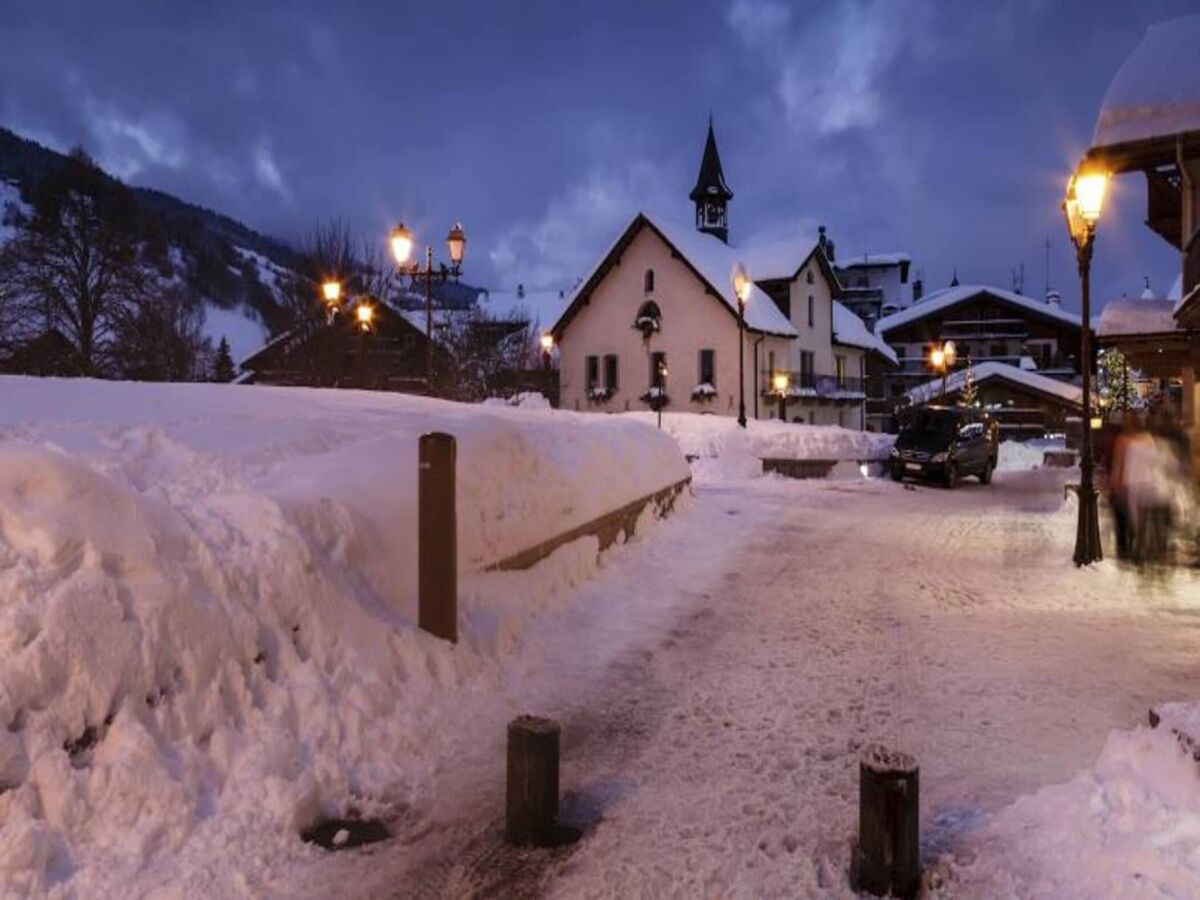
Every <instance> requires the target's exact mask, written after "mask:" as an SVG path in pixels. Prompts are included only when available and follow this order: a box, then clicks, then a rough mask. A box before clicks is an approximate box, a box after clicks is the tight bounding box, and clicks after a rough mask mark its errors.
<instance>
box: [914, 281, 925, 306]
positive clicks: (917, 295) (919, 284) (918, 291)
mask: <svg viewBox="0 0 1200 900" xmlns="http://www.w3.org/2000/svg"><path fill="white" fill-rule="evenodd" d="M924 293H925V282H924V281H922V280H921V279H920V278H914V279H913V301H912V302H913V303H919V302H920V300H921V296H922V295H923V294H924Z"/></svg>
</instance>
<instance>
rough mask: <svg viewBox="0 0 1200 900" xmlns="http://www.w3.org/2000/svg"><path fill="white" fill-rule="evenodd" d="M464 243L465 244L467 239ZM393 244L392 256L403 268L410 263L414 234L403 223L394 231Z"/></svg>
mask: <svg viewBox="0 0 1200 900" xmlns="http://www.w3.org/2000/svg"><path fill="white" fill-rule="evenodd" d="M463 241H464V243H465V241H466V238H464V239H463ZM391 244H392V256H394V257H395V258H396V264H397V265H400V266H402V265H404V264H405V263H406V262H408V257H409V255H410V254H411V253H412V245H413V239H412V232H411V231H409V230H408V229H407V228H405V227H404V223H403V222H401V223H400V224H399V225H397V226H396V227H395V228H393V229H392V236H391Z"/></svg>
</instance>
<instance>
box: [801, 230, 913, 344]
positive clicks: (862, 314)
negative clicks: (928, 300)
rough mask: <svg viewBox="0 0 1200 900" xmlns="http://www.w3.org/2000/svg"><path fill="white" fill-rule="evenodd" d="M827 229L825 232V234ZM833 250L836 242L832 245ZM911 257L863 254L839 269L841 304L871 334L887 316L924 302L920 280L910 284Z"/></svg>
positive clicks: (894, 254) (837, 268)
mask: <svg viewBox="0 0 1200 900" xmlns="http://www.w3.org/2000/svg"><path fill="white" fill-rule="evenodd" d="M823 230H824V229H822V231H823ZM829 245H830V247H831V248H832V246H833V242H832V241H830V242H829ZM911 267H912V258H911V257H910V256H909V255H908V254H907V253H864V254H863V255H861V256H855V257H852V258H850V259H846V260H843V261H841V262H840V263H839V264H838V265H837V266H836V270H837V275H838V280H839V281H840V282H841V284H842V303H843V304H844V305H845V306H847V307H849V308H850V309H852V310H854V312H855V313H856V314H857V315H858V317H859V318H860V319H862V320H863V321H864V322H865V323H866V324H867V327H868V328H870V329H871V330H872V331H874V329H875V325H876V324H877V323H878V322H879V320H880V319H882V318H883V317H884V316H890V315H892V314H893V313H897V312H899V311H900V310H902V309H907V308H908V307H909V306H911V305H912V304H913V303H914V302H916V301H918V300H920V299H921V290H922V285H921V281H920V279H917V280H915V281H913V282H911V283H910V282H909V278H908V275H909V269H910V268H911Z"/></svg>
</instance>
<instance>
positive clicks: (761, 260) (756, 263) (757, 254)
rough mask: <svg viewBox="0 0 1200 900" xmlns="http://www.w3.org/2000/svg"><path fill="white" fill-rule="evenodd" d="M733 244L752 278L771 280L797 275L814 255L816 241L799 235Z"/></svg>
mask: <svg viewBox="0 0 1200 900" xmlns="http://www.w3.org/2000/svg"><path fill="white" fill-rule="evenodd" d="M733 246H734V247H735V248H736V250H737V253H738V259H740V260H741V261H742V264H743V265H744V266H745V267H746V271H747V272H749V273H750V277H751V278H753V279H754V280H755V281H771V280H774V279H777V278H791V277H792V276H793V275H795V274H796V272H797V270H798V269H799V268H800V267H801V266H802V265H804V262H805V260H807V259H808V258H809V257H810V256H812V252H813V250H814V249H815V248H816V243H815V242H813V241H807V242H806V241H805V240H803V239H801V238H798V237H797V238H783V239H780V240H769V241H768V240H760V241H756V242H755V243H753V244H747V245H745V246H741V245H739V244H738V243H736V242H735V243H734V244H733Z"/></svg>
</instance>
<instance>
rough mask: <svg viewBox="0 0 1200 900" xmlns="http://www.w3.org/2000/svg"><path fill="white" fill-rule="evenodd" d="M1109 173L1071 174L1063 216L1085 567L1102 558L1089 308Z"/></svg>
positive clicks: (1078, 537)
mask: <svg viewBox="0 0 1200 900" xmlns="http://www.w3.org/2000/svg"><path fill="white" fill-rule="evenodd" d="M1109 177H1110V176H1109V173H1108V172H1096V171H1091V172H1083V171H1080V172H1076V173H1075V174H1074V175H1072V176H1071V180H1070V181H1069V182H1067V196H1066V199H1064V200H1063V214H1064V215H1065V216H1066V219H1067V229H1068V230H1069V231H1070V233H1071V241H1072V242H1073V243H1074V244H1075V259H1076V261H1077V262H1078V263H1079V283H1080V318H1081V319H1082V321H1081V323H1080V324H1081V325H1082V328H1081V329H1080V332H1079V333H1080V338H1079V356H1080V368H1081V369H1082V370H1083V410H1082V415H1081V417H1080V424H1081V426H1082V427H1081V428H1080V431H1081V432H1082V439H1081V446H1080V460H1079V522H1078V527H1077V528H1076V531H1075V565H1077V566H1086V565H1090V564H1091V563H1094V562H1097V561H1098V560H1100V559H1103V558H1104V554H1103V552H1102V550H1101V547H1100V514H1099V510H1098V509H1097V503H1096V485H1095V462H1094V460H1093V458H1092V428H1091V425H1092V413H1091V408H1092V318H1091V316H1092V310H1091V267H1092V244H1093V243H1094V242H1095V240H1096V225H1097V223H1099V221H1100V211H1101V210H1102V209H1103V208H1104V194H1105V191H1106V190H1107V189H1108V179H1109Z"/></svg>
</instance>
